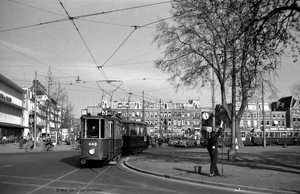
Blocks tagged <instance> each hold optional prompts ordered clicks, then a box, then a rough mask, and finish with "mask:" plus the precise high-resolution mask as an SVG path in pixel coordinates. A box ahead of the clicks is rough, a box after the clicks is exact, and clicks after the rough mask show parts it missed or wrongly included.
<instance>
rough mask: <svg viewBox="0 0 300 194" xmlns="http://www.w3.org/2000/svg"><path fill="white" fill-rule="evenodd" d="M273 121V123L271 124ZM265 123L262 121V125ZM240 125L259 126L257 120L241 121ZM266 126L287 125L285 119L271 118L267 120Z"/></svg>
mask: <svg viewBox="0 0 300 194" xmlns="http://www.w3.org/2000/svg"><path fill="white" fill-rule="evenodd" d="M271 123H272V125H271ZM263 124H264V122H263V121H260V125H261V126H262V125H263ZM240 125H241V126H242V127H257V122H256V121H245V120H244V121H241V123H240ZM265 126H273V127H285V122H284V121H282V120H281V121H280V120H278V121H270V120H265Z"/></svg>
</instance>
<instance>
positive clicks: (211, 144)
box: [207, 128, 223, 177]
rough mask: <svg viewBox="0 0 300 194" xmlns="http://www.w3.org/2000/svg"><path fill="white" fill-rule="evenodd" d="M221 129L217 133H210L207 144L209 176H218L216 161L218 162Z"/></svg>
mask: <svg viewBox="0 0 300 194" xmlns="http://www.w3.org/2000/svg"><path fill="white" fill-rule="evenodd" d="M222 132H223V129H222V128H220V129H219V130H218V132H217V133H216V132H215V131H212V132H211V138H209V139H208V142H207V150H208V153H209V156H210V161H211V163H210V173H209V176H211V177H212V176H219V175H220V173H219V170H218V167H217V161H218V139H219V136H220V135H221V134H222Z"/></svg>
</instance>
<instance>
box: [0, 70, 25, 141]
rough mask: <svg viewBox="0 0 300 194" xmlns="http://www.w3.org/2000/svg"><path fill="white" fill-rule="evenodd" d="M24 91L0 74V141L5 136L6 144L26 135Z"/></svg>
mask: <svg viewBox="0 0 300 194" xmlns="http://www.w3.org/2000/svg"><path fill="white" fill-rule="evenodd" d="M24 99H25V91H24V90H23V89H22V88H21V87H20V86H18V85H17V84H15V83H14V82H12V81H11V80H9V79H8V78H6V77H5V76H3V75H1V74H0V140H2V137H3V136H6V138H7V141H8V142H13V141H15V138H19V137H21V136H24V135H26V131H25V129H26V130H27V131H28V117H26V115H24V111H23V110H24V109H25V102H24Z"/></svg>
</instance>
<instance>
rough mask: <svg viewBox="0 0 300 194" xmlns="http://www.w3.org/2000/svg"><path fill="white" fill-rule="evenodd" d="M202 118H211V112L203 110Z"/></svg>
mask: <svg viewBox="0 0 300 194" xmlns="http://www.w3.org/2000/svg"><path fill="white" fill-rule="evenodd" d="M202 119H204V120H207V119H209V113H208V112H203V113H202Z"/></svg>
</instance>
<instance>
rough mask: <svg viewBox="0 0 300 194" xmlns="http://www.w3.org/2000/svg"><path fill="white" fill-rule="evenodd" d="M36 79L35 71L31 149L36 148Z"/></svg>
mask: <svg viewBox="0 0 300 194" xmlns="http://www.w3.org/2000/svg"><path fill="white" fill-rule="evenodd" d="M36 79H37V73H36V72H35V77H34V127H33V138H34V142H33V149H34V150H36V140H37V138H36V122H37V119H36Z"/></svg>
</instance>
